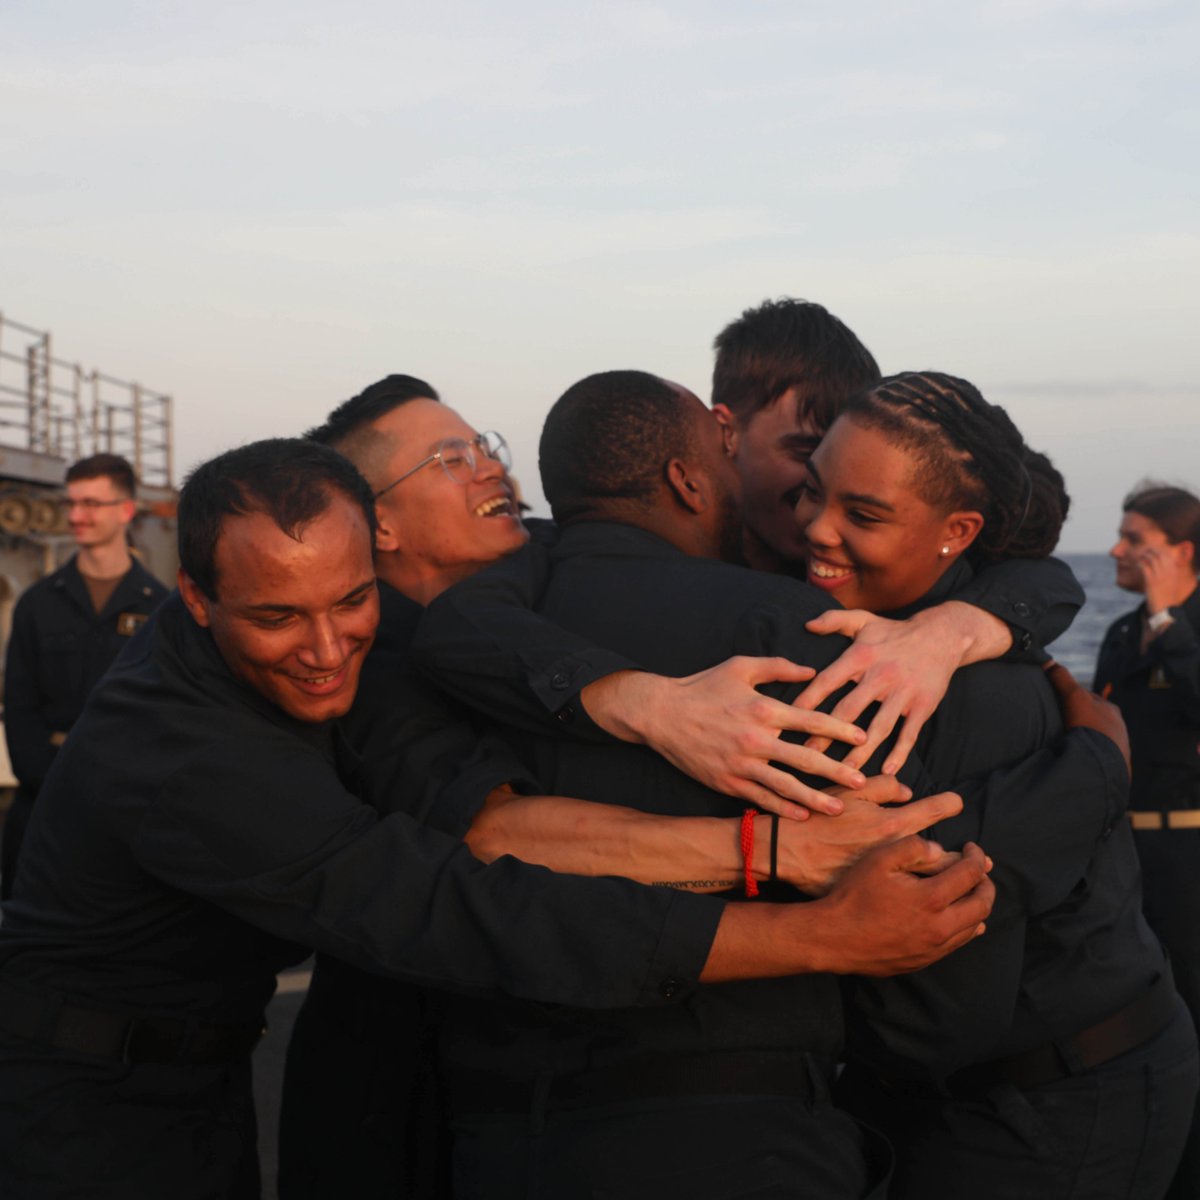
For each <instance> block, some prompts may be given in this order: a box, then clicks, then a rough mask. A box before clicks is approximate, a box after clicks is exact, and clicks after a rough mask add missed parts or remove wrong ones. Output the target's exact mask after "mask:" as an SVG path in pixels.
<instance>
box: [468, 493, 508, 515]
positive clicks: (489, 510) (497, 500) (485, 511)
mask: <svg viewBox="0 0 1200 1200" xmlns="http://www.w3.org/2000/svg"><path fill="white" fill-rule="evenodd" d="M475 515H476V516H477V517H511V516H512V515H513V502H512V497H511V496H493V497H492V498H491V499H490V500H485V501H483V503H482V504H477V505H476V506H475Z"/></svg>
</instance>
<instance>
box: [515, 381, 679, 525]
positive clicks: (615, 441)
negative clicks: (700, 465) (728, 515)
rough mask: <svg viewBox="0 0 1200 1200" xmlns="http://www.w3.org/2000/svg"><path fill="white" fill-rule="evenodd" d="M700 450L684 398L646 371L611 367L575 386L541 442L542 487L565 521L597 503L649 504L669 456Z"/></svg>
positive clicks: (559, 405)
mask: <svg viewBox="0 0 1200 1200" xmlns="http://www.w3.org/2000/svg"><path fill="white" fill-rule="evenodd" d="M691 448H692V435H691V426H690V423H689V422H688V421H686V420H684V419H683V397H682V396H681V395H680V394H679V392H678V391H676V390H675V388H674V387H672V386H671V384H669V383H667V382H666V381H665V380H662V379H660V378H659V377H658V376H657V375H650V374H648V373H647V372H645V371H604V372H602V373H600V374H598V375H589V376H588V377H587V378H586V379H581V380H580V381H579V382H578V383H576V384H574V385H572V386H571V387H569V388H568V389H567V390H566V391H565V392H564V393H563V394H562V396H561V397H559V399H558V401H557V402H556V403H555V405H554V407H553V408H552V409H551V410H550V412H549V414H548V415H547V417H546V423H545V424H544V425H543V426H542V437H541V441H540V442H539V444H538V467H539V469H540V471H541V475H542V491H543V492H544V493H545V496H546V500H547V502H548V503H549V505H550V511H551V513H553V515H554V519H555V520H556V521H557V522H558V523H559V524H560V525H565V524H567V523H568V522H570V521H572V520H575V519H577V518H579V517H581V516H584V515H586V514H588V513H589V512H591V511H593V510H594V509H595V508H596V507H597V501H599V502H601V504H603V502H605V501H617V502H620V503H628V504H632V505H635V506H638V507H644V506H647V505H649V504H650V503H651V502H652V500H653V498H654V496H655V494H656V493H657V491H658V488H659V485H660V484H661V483H662V481H663V478H664V471H665V469H666V464H667V462H668V461H669V460H670V459H672V458H681V457H686V456H687V454H688V453H689V452H690V450H691Z"/></svg>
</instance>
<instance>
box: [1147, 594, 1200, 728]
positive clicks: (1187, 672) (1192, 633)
mask: <svg viewBox="0 0 1200 1200" xmlns="http://www.w3.org/2000/svg"><path fill="white" fill-rule="evenodd" d="M1169 611H1170V614H1171V616H1172V617H1174V618H1175V619H1174V621H1173V622H1172V623H1171V624H1170V625H1168V626H1167V628H1166V629H1164V630H1163V631H1162V633H1160V634H1159V635H1158V637H1156V638H1153V639H1151V641H1150V646H1149V654H1150V657H1151V659H1153V660H1154V661H1155V662H1157V663H1158V664H1160V665H1161V666H1162V669H1163V674H1165V675H1166V677H1167V678H1168V679H1169V680H1170V681H1171V688H1172V698H1173V699H1174V700H1175V701H1176V702H1177V703H1178V705H1179V707H1180V709H1181V710H1182V712H1183V716H1184V719H1185V720H1187V721H1189V722H1191V723H1193V724H1198V725H1200V637H1198V636H1197V630H1196V627H1195V626H1194V625H1193V624H1192V623H1191V621H1190V620H1189V619H1188V615H1187V613H1186V612H1185V611H1184V610H1183V609H1182V608H1172V609H1170V610H1169Z"/></svg>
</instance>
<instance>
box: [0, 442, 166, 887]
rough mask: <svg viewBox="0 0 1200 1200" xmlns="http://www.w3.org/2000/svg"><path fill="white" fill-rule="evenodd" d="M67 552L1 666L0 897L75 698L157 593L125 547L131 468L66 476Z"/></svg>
mask: <svg viewBox="0 0 1200 1200" xmlns="http://www.w3.org/2000/svg"><path fill="white" fill-rule="evenodd" d="M66 484H67V490H66V496H65V497H64V499H63V500H62V504H63V506H64V507H65V508H66V510H67V519H68V521H69V523H70V529H71V536H72V537H73V538H74V539H75V545H76V547H77V551H76V553H75V554H74V555H73V556H72V558H71V561H70V562H68V563H67V564H66V566H64V567H62V568H60V569H59V570H57V571H55V572H54V574H52V575H49V576H47V577H46V578H45V579H42V580H39V581H38V582H37V583H35V584H34V585H33V586H32V587H31V588H29V589H28V591H26V592H25V594H24V595H23V596H22V597H21V599H20V600H19V601H18V603H17V607H16V611H15V612H14V614H13V624H12V634H11V636H10V637H9V640H8V654H7V658H6V661H5V668H4V734H5V738H6V739H7V741H8V754H9V758H10V759H11V760H12V766H13V772H14V773H15V775H16V777H17V780H18V783H19V785H20V786H19V787H18V789H17V794H16V797H15V799H14V800H13V804H12V807H11V808H10V809H9V812H8V817H7V819H6V820H5V824H4V839H3V850H2V856H0V897H2V898H3V899H5V900H7V899H8V898H9V897H10V896H11V894H12V885H13V879H14V878H15V876H16V867H17V856H18V853H19V852H20V848H21V840H22V838H23V836H24V833H25V826H26V825H27V824H28V821H29V814H30V811H31V810H32V808H33V803H34V801H35V799H36V798H37V794H38V790H39V789H40V788H41V786H42V782H43V780H44V779H45V778H46V773H47V772H48V771H49V770H50V764H51V763H53V761H54V757H55V754H56V753H57V751H58V748H59V746H61V745H62V744H63V742H64V741H65V740H66V736H67V733H68V732H69V731H70V729H71V726H72V725H74V724H75V721H76V719H77V718H78V716H79V714H80V712H81V711H82V710H83V705H84V701H85V700H87V698H88V695H89V693H90V692H91V690H92V688H93V687H95V686H96V683H97V682H98V681H99V679H100V676H101V675H103V674H104V672H105V671H107V670H108V668H109V666H110V665H111V663H112V661H113V659H114V658H116V657H117V655H118V654H119V653H120V651H121V647H122V646H124V645H125V644H126V643H127V642H128V641H129V638H130V637H131V636H132V635H133V634H134V633H136V632H137V630H138V628H139V627H140V626H141V625H142V623H143V622H144V621H145V620H146V618H147V617H148V616H149V615H150V613H151V612H153V611H154V609H155V608H157V607H158V604H159V603H160V601H162V599H163V598H164V597H165V596H166V594H167V589H166V588H165V587H163V585H162V584H161V583H159V581H158V580H157V579H155V578H154V576H153V575H151V574H150V572H149V571H147V570H146V568H145V567H143V566H142V564H141V563H140V562H138V561H137V560H136V559H135V558H134V557H133V555H132V554H131V553H130V550H129V539H128V536H127V535H128V530H129V525H130V522H131V521H132V520H133V518H134V516H135V514H136V512H137V504H136V502H135V500H134V496H135V495H136V491H137V488H136V480H135V478H134V473H133V468H132V467H131V466H130V465H129V463H128V462H127V461H126V460H125V459H123V458H122V457H120V455H117V454H93V455H92V456H91V457H90V458H81V459H80V460H79V461H78V462H77V463H75V464H74V465H72V466H71V467H70V468H68V470H67V479H66Z"/></svg>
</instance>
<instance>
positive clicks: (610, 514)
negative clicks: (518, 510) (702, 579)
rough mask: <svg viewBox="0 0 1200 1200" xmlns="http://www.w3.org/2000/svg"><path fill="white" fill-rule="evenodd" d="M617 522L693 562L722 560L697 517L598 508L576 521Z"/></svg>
mask: <svg viewBox="0 0 1200 1200" xmlns="http://www.w3.org/2000/svg"><path fill="white" fill-rule="evenodd" d="M584 521H613V522H615V523H617V524H619V525H631V526H633V528H634V529H641V530H644V531H645V532H646V533H652V534H654V535H655V537H660V538H662V540H663V541H664V542H669V543H670V544H671V545H672V546H674V547H675V549H676V550H682V551H683V553H684V554H689V555H691V556H692V557H693V558H721V557H722V556H721V547H720V546H719V545H718V544H717V541H716V538H715V537H713V535H712V533H711V531H710V530H709V529H708V528H707V526H706V525H705V524H704V522H702V521H700V520H698V519H696V518H694V517H681V516H678V515H677V514H676V513H675V512H673V511H672V510H670V509H664V508H662V507H659V506H656V505H652V506H649V507H641V506H635V505H615V504H614V505H611V506H606V505H598V506H597V507H596V508H594V509H591V510H589V511H588V512H586V513H582V514H580V515H579V516H578V517H575V518H574V519H573V521H572V524H573V523H575V522H580V523H582V522H584Z"/></svg>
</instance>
